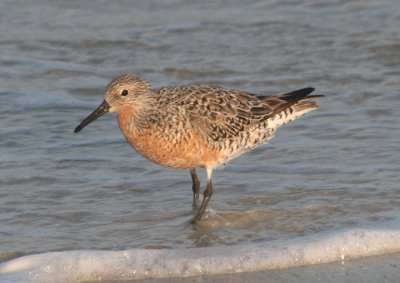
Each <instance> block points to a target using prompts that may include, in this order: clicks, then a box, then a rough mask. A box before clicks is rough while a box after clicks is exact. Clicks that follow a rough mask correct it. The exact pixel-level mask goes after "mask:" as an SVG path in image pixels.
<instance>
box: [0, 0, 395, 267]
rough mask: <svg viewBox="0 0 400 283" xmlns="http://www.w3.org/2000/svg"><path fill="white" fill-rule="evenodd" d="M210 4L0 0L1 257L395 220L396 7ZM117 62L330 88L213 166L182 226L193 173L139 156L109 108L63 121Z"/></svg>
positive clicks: (96, 98) (242, 81)
mask: <svg viewBox="0 0 400 283" xmlns="http://www.w3.org/2000/svg"><path fill="white" fill-rule="evenodd" d="M220 5H221V4H217V3H214V2H211V1H210V2H209V3H206V2H201V3H200V2H194V1H193V2H192V3H188V2H185V3H184V4H183V2H181V1H178V0H176V1H175V0H171V1H146V2H145V1H143V2H142V3H135V4H133V3H131V2H129V1H113V2H106V1H101V2H96V3H94V2H91V3H87V2H85V3H83V2H81V1H68V2H60V3H54V2H53V1H36V3H35V4H33V3H31V4H26V3H18V2H15V1H2V2H1V3H0V22H1V25H0V34H1V36H0V48H1V50H2V51H1V53H0V63H1V64H0V99H1V102H2V103H0V123H1V127H0V150H1V155H0V161H1V163H0V259H3V260H5V259H10V258H14V257H16V256H18V255H24V254H33V253H41V252H49V251H65V250H77V249H93V250H123V249H132V248H156V249H161V248H192V247H217V246H218V247H219V246H225V245H237V244H252V243H260V242H261V243H266V244H267V245H268V244H269V243H274V241H276V240H278V239H279V240H290V239H297V238H302V237H307V236H312V235H315V234H318V233H328V234H329V233H330V232H332V233H334V232H336V231H338V230H346V229H357V228H360V227H368V228H370V229H373V228H374V227H376V226H377V225H378V224H379V225H381V224H382V223H383V224H384V223H386V222H387V223H395V222H396V221H399V220H400V214H399V211H400V210H399V205H400V200H399V197H398V196H399V194H400V186H399V181H400V177H399V174H398V173H399V171H400V155H399V152H400V143H399V140H400V131H399V129H400V128H399V126H398V125H399V122H400V119H399V115H398V113H397V109H398V106H399V101H400V91H399V90H400V79H399V77H400V76H399V75H400V56H399V54H400V30H399V28H398V27H399V24H400V9H399V5H398V3H397V1H394V0H393V1H385V2H384V4H383V3H382V2H381V1H376V0H370V1H363V2H359V1H345V2H343V1H330V2H329V3H322V2H318V1H307V2H306V3H295V2H291V1H289V2H288V1H275V2H273V1H272V2H271V1H268V2H267V3H265V2H263V1H233V2H232V4H230V5H228V4H226V5H225V6H223V7H221V6H220ZM124 72H132V73H136V74H138V75H141V76H143V77H145V78H146V79H148V80H149V81H151V82H152V84H153V85H154V86H155V87H158V86H163V85H169V84H183V83H191V82H202V83H212V84H217V85H224V86H228V87H232V88H238V89H242V90H245V91H248V92H253V93H263V94H276V93H281V92H286V91H290V90H294V89H297V88H302V87H306V86H313V87H315V88H316V92H315V93H316V94H324V95H326V97H325V98H324V99H322V100H320V104H321V106H320V109H318V110H316V111H314V112H312V113H308V114H307V115H306V116H304V117H302V118H300V119H299V120H297V121H295V122H294V123H292V124H291V125H288V126H285V127H284V128H282V129H281V130H279V131H278V134H277V136H276V137H275V138H274V139H273V140H272V141H271V142H270V143H268V144H267V145H265V146H262V147H260V148H258V149H256V150H254V151H253V152H250V153H248V154H246V155H244V156H241V157H240V158H238V159H236V160H234V161H232V162H231V163H230V164H229V165H228V166H227V167H226V168H224V169H223V170H220V171H215V173H214V180H213V181H214V187H215V192H214V195H213V198H212V200H211V202H210V209H209V212H208V214H207V215H208V217H207V219H206V220H205V221H203V222H202V223H201V224H200V225H198V226H197V227H193V226H191V225H189V224H188V221H189V220H190V218H191V217H192V215H193V212H192V204H191V198H192V192H191V181H190V175H189V172H187V171H179V170H173V169H168V168H163V167H160V166H158V165H154V164H152V163H151V162H150V161H147V160H144V159H143V158H142V157H140V156H138V155H137V154H136V153H135V152H134V151H133V150H132V149H131V148H130V146H129V145H128V144H127V143H126V142H125V141H124V139H123V137H122V135H121V133H120V132H119V129H118V125H117V122H116V119H115V117H113V115H108V116H106V117H104V118H101V119H99V120H98V121H96V122H95V123H93V124H91V125H90V126H88V127H87V128H85V129H84V131H82V132H81V133H79V134H73V132H72V131H73V129H74V128H75V126H77V125H78V123H79V122H80V121H81V120H82V119H83V118H84V117H86V115H88V114H89V113H90V112H91V111H92V110H93V109H94V108H95V107H97V105H98V104H99V103H100V102H101V101H102V98H103V89H104V86H105V85H106V84H107V83H108V81H109V80H110V79H111V78H112V77H114V76H116V75H118V74H120V73H124ZM201 176H202V180H203V184H204V183H205V181H204V180H205V176H204V173H202V175H201Z"/></svg>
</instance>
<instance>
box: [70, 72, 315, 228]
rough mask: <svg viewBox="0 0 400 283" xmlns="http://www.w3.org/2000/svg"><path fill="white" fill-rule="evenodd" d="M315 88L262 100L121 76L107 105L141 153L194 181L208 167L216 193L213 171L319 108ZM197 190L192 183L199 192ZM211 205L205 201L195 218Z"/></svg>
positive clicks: (111, 87) (205, 87) (215, 88)
mask: <svg viewBox="0 0 400 283" xmlns="http://www.w3.org/2000/svg"><path fill="white" fill-rule="evenodd" d="M313 90H314V89H312V88H305V89H301V90H298V91H294V92H291V93H288V94H283V95H277V96H262V97H257V96H256V95H253V94H249V93H245V92H241V91H237V90H233V89H227V88H223V87H218V86H208V85H183V86H171V87H162V88H158V89H153V88H151V85H150V83H149V82H147V81H146V80H144V79H142V78H139V77H136V76H134V75H122V76H119V77H117V78H115V79H114V80H112V81H111V82H110V83H109V84H108V86H107V87H106V97H105V101H104V102H103V104H102V105H103V108H107V109H106V110H107V111H110V112H116V114H117V117H118V122H119V126H120V129H121V131H122V133H123V134H124V136H125V138H126V139H127V140H128V142H129V143H130V144H131V145H132V147H133V148H134V149H135V150H136V151H137V152H138V153H140V154H141V155H142V156H144V157H146V158H148V159H150V160H152V161H153V162H155V163H158V164H161V165H165V166H169V167H173V168H182V169H191V173H192V178H193V176H194V175H195V174H196V173H195V171H194V169H195V168H197V167H204V168H206V170H207V176H208V181H209V186H207V188H208V187H210V190H211V192H212V189H211V173H212V170H213V169H214V168H216V167H218V166H220V165H222V164H225V163H226V162H228V161H229V160H231V159H233V158H235V157H237V156H239V155H241V154H243V153H245V152H247V151H250V150H252V149H253V148H255V147H257V146H259V145H261V144H263V143H265V142H267V141H268V140H270V139H271V138H272V137H273V136H274V135H275V132H276V129H277V128H279V127H280V126H282V125H284V124H286V123H287V122H289V121H292V120H294V119H296V118H297V117H299V116H301V115H303V114H305V113H307V112H309V111H311V110H314V109H316V108H317V107H318V105H317V104H316V103H315V102H314V101H311V100H310V99H312V98H316V97H319V96H315V95H314V96H311V95H309V94H310V93H311V92H312V91H313ZM123 91H125V92H126V95H124V94H123ZM100 108H101V107H99V109H100ZM103 110H104V109H103ZM96 111H99V110H96ZM96 111H95V112H96ZM107 111H105V112H107ZM95 112H94V113H93V114H92V116H93V115H94V114H96V113H95ZM102 114H103V113H101V114H100V115H102ZM100 115H97V116H100ZM94 116H96V115H94ZM94 116H93V117H91V116H89V117H88V118H87V119H85V120H84V121H83V122H82V123H81V125H80V126H78V127H77V129H76V131H79V130H80V129H81V128H83V127H84V126H85V125H86V124H88V123H90V122H91V121H92V120H94V119H96V118H97V116H96V117H94ZM90 117H91V118H90ZM89 118H90V119H89ZM86 120H87V121H86ZM193 174H194V175H193ZM196 178H197V176H196ZM194 187H195V182H194V181H193V190H194V192H195V188H194ZM195 194H196V192H195ZM210 196H211V195H210ZM196 197H198V188H197V196H196ZM205 198H206V197H205ZM204 202H205V203H204ZM207 202H208V199H207V201H205V200H203V204H202V206H201V207H200V211H199V213H198V215H197V216H196V217H197V218H196V220H199V219H200V217H201V214H202V213H203V212H204V209H205V206H206V205H207ZM203 206H204V207H203ZM199 214H200V215H199Z"/></svg>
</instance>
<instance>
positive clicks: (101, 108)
mask: <svg viewBox="0 0 400 283" xmlns="http://www.w3.org/2000/svg"><path fill="white" fill-rule="evenodd" d="M108 110H110V105H108V103H107V102H106V101H105V100H104V101H103V102H102V103H101V104H100V105H99V107H97V109H96V110H94V111H93V113H92V114H90V115H89V116H87V117H86V118H85V120H83V121H82V122H81V123H80V124H79V126H78V127H76V128H75V130H74V133H77V132H79V131H80V130H82V129H83V128H84V127H85V126H86V125H87V124H90V123H91V122H93V121H94V120H96V119H97V118H99V117H100V116H103V115H104V114H106V113H107V112H108Z"/></svg>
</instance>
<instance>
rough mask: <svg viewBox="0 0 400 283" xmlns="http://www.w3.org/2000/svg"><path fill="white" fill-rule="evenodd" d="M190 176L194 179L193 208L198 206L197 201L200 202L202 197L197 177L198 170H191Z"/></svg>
mask: <svg viewBox="0 0 400 283" xmlns="http://www.w3.org/2000/svg"><path fill="white" fill-rule="evenodd" d="M190 176H191V177H192V183H193V185H192V190H193V207H195V206H196V201H198V200H199V195H200V181H199V177H197V173H196V169H194V168H193V169H190Z"/></svg>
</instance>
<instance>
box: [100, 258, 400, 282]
mask: <svg viewBox="0 0 400 283" xmlns="http://www.w3.org/2000/svg"><path fill="white" fill-rule="evenodd" d="M399 281H400V253H394V254H389V255H383V256H376V257H368V258H364V259H358V260H351V261H344V262H336V263H330V264H316V265H310V266H302V267H296V268H288V269H276V270H266V271H260V272H249V273H247V272H246V273H238V274H224V275H214V276H198V277H188V278H167V279H153V280H134V281H107V282H113V283H117V282H121V283H122V282H125V283H127V282H135V283H139V282H143V283H172V282H174V283H189V282H194V283H211V282H213V283H228V282H229V283H246V282H248V283H256V282H285V283H291V282H293V283H294V282H325V283H331V282H332V283H336V282H399Z"/></svg>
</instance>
